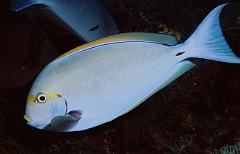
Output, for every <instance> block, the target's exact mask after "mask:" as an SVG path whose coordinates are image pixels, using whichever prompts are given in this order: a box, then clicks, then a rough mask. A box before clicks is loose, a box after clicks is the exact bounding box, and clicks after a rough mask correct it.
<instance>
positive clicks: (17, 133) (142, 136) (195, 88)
mask: <svg viewBox="0 0 240 154" xmlns="http://www.w3.org/2000/svg"><path fill="white" fill-rule="evenodd" d="M0 2H1V3H2V4H4V5H2V6H1V8H4V9H8V7H9V3H8V1H4V0H3V1H0ZM102 2H103V4H104V5H105V6H106V8H107V9H108V11H109V12H110V13H111V15H112V16H113V18H114V20H115V22H116V23H117V26H118V28H119V32H120V33H121V32H137V31H138V32H142V31H144V32H154V33H158V32H160V31H162V30H163V29H161V28H158V25H159V24H161V23H163V24H165V25H167V27H168V28H170V29H171V30H173V31H178V32H179V33H180V34H181V40H180V42H184V40H186V39H187V38H188V37H189V36H190V35H191V33H192V32H193V31H194V29H195V28H196V27H197V25H198V24H199V23H200V22H201V21H202V19H203V18H204V17H205V16H206V15H207V13H208V12H209V11H210V10H212V9H213V8H214V7H216V6H218V5H220V4H222V3H225V2H230V5H229V6H227V7H226V8H224V10H223V13H222V14H221V25H222V28H223V32H224V35H225V37H226V39H227V41H228V43H229V44H230V46H231V48H232V49H233V51H234V53H235V54H236V55H238V57H240V1H239V0H229V1H224V0H212V1H209V0H148V1H144V0H138V1H136V0H135V1H134V0H133V1H131V0H125V1H124V0H122V1H121V0H111V1H107V0H106V1H105V0H102ZM22 15H24V16H27V13H26V12H22ZM28 17H31V20H32V21H33V22H35V23H36V24H37V25H38V26H39V27H40V28H41V29H42V30H43V31H44V32H45V33H46V35H47V36H48V37H49V39H50V40H51V42H52V43H53V46H54V47H55V49H56V51H57V52H58V54H62V53H64V52H66V51H68V50H70V49H72V48H74V47H76V46H78V45H81V44H82V43H83V42H81V40H79V39H78V38H76V37H75V36H73V35H71V34H70V33H68V32H67V31H65V30H64V29H62V28H60V27H59V26H57V25H56V24H54V23H52V22H51V21H49V20H47V19H45V18H43V17H41V16H40V15H35V16H33V17H32V16H28ZM0 37H2V36H0ZM9 43H14V42H9ZM3 52H8V51H1V54H3ZM0 56H1V55H0ZM190 60H191V61H193V62H194V63H196V64H197V66H196V67H194V68H193V69H191V70H190V71H188V72H187V73H185V74H184V75H182V76H181V77H180V78H178V79H177V80H176V81H174V82H172V83H171V84H170V85H168V86H167V87H165V88H164V89H162V90H161V91H159V92H158V93H156V94H155V95H153V96H152V97H151V98H149V99H148V100H147V101H145V102H144V103H142V104H141V105H139V106H138V107H137V108H135V109H134V110H132V111H131V112H129V113H127V114H126V115H123V116H121V117H119V118H117V119H115V120H114V121H112V122H109V123H106V124H104V125H101V126H98V127H95V128H92V129H90V130H86V131H81V132H73V133H53V132H46V131H41V130H37V129H35V128H32V127H29V126H28V125H27V124H26V122H25V120H24V119H23V118H22V117H23V114H24V108H25V101H26V96H27V93H28V91H29V89H30V87H31V84H32V82H33V81H34V78H35V77H36V76H35V77H33V78H32V79H31V81H30V82H28V83H27V84H26V85H24V86H23V87H21V88H16V89H10V90H8V89H6V90H2V91H1V92H0V153H129V154H132V153H168V154H172V153H174V154H176V153H178V154H180V153H189V154H192V153H203V154H205V153H206V154H210V153H217V151H218V150H219V149H220V148H222V147H224V146H225V147H226V146H227V145H228V146H229V145H237V143H239V142H240V65H236V64H227V63H221V62H215V61H209V60H202V59H190ZM1 65H4V64H2V63H1ZM0 73H2V72H0ZM239 144H240V143H239ZM232 148H233V147H232ZM237 148H238V152H240V145H239V146H238V147H237V146H235V149H237Z"/></svg>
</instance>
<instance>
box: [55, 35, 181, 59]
mask: <svg viewBox="0 0 240 154" xmlns="http://www.w3.org/2000/svg"><path fill="white" fill-rule="evenodd" d="M133 40H135V41H150V42H159V43H162V44H167V45H175V44H177V40H176V38H175V37H174V36H171V35H166V34H156V33H144V32H133V33H122V34H116V35H111V36H108V37H104V38H101V39H98V40H96V41H92V42H89V43H86V44H83V45H81V46H79V47H76V48H74V49H72V50H70V51H68V52H66V53H64V54H63V55H61V56H59V57H58V58H56V59H55V60H54V61H56V60H59V59H61V58H63V57H65V56H67V55H70V54H72V53H74V52H77V51H79V50H81V49H85V48H88V47H92V46H96V45H100V44H106V43H111V42H120V41H133Z"/></svg>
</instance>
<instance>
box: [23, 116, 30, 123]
mask: <svg viewBox="0 0 240 154" xmlns="http://www.w3.org/2000/svg"><path fill="white" fill-rule="evenodd" d="M23 119H25V120H27V122H31V121H32V119H31V118H29V116H27V115H26V114H24V116H23Z"/></svg>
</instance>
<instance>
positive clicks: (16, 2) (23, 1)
mask: <svg viewBox="0 0 240 154" xmlns="http://www.w3.org/2000/svg"><path fill="white" fill-rule="evenodd" d="M39 1H41V0H11V10H13V11H20V10H22V9H24V8H27V7H29V6H31V5H34V4H39Z"/></svg>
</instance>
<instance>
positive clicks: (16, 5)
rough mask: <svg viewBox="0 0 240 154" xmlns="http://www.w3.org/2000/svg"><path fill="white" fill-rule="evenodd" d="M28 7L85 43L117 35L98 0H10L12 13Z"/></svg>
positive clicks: (110, 18)
mask: <svg viewBox="0 0 240 154" xmlns="http://www.w3.org/2000/svg"><path fill="white" fill-rule="evenodd" d="M28 7H34V10H37V11H38V12H39V13H40V14H42V15H43V16H45V17H46V18H48V19H50V20H52V21H53V22H55V23H57V24H59V25H60V26H62V27H63V28H65V29H66V30H68V31H69V32H71V33H72V34H74V35H75V36H77V37H78V38H80V39H82V40H83V41H85V42H90V41H93V40H96V39H99V38H102V37H105V36H109V35H113V34H116V33H117V27H116V24H115V22H114V20H113V19H112V17H111V15H110V14H109V12H108V11H107V10H106V9H105V8H104V7H103V6H102V5H101V4H100V3H99V1H98V0H11V9H12V10H14V11H20V10H22V9H24V8H28Z"/></svg>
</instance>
